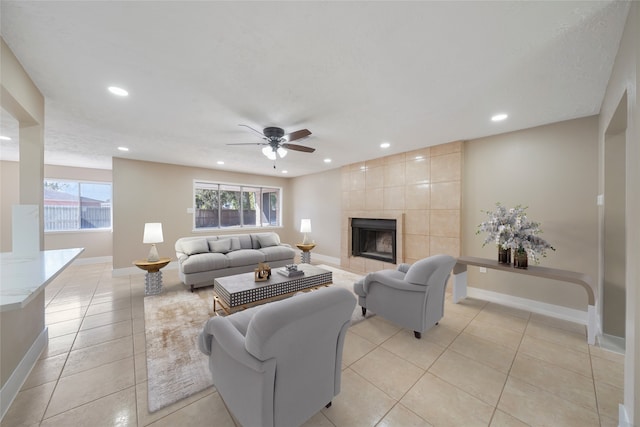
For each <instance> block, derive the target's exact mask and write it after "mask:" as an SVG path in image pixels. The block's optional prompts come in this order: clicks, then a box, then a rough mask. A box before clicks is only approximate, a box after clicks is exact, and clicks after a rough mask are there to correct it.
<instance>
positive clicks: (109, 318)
mask: <svg viewBox="0 0 640 427" xmlns="http://www.w3.org/2000/svg"><path fill="white" fill-rule="evenodd" d="M130 319H131V309H130V308H123V309H120V310H115V311H108V312H106V313H100V314H95V315H93V316H86V317H85V318H84V321H83V322H82V326H81V327H80V330H81V331H84V330H87V329H92V328H97V327H98V326H104V325H109V324H111V323H118V322H122V321H124V320H130Z"/></svg>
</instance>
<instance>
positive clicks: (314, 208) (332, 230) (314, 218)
mask: <svg viewBox="0 0 640 427" xmlns="http://www.w3.org/2000/svg"><path fill="white" fill-rule="evenodd" d="M340 185H341V175H340V169H337V168H336V169H332V170H329V171H327V172H323V173H316V174H312V175H306V176H301V177H296V178H294V179H292V185H291V199H292V200H291V202H292V208H293V209H292V215H293V227H292V228H293V236H294V238H295V242H302V239H303V234H302V233H300V220H301V219H302V218H309V219H311V230H312V232H311V233H310V234H309V235H308V237H309V239H312V240H314V241H315V243H316V247H315V248H314V249H313V253H312V259H314V258H313V257H314V256H316V259H317V258H318V256H319V255H324V256H326V257H330V258H334V259H335V262H336V263H337V262H338V261H337V260H338V259H339V258H340V199H339V196H338V195H339V194H340V191H341V190H340Z"/></svg>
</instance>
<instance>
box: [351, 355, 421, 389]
mask: <svg viewBox="0 0 640 427" xmlns="http://www.w3.org/2000/svg"><path fill="white" fill-rule="evenodd" d="M351 369H353V370H354V371H355V372H356V373H358V374H360V375H361V376H362V377H363V378H364V379H366V380H367V381H369V382H371V383H372V384H373V385H375V386H376V387H378V388H379V389H381V390H383V391H384V392H385V393H387V394H388V395H389V396H391V397H392V398H394V399H395V400H400V398H401V397H402V396H403V395H404V394H405V393H406V392H407V390H409V389H410V388H411V386H413V385H414V384H415V383H416V381H418V379H419V378H420V377H421V376H422V375H423V374H424V372H425V371H424V369H422V368H419V367H417V366H415V365H414V364H412V363H409V362H407V361H406V360H404V359H402V358H400V357H398V356H396V355H395V354H393V353H391V352H390V351H387V350H385V349H384V348H381V347H378V348H376V349H375V350H373V351H371V352H370V353H368V354H367V355H366V356H364V357H363V358H362V359H360V360H358V361H357V362H355V363H354V364H353V365H351Z"/></svg>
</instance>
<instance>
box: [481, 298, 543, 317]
mask: <svg viewBox="0 0 640 427" xmlns="http://www.w3.org/2000/svg"><path fill="white" fill-rule="evenodd" d="M482 311H485V312H491V313H499V314H506V315H509V316H512V317H520V318H521V319H525V320H529V318H530V317H531V312H530V311H526V310H521V309H519V308H515V307H509V306H506V305H502V304H497V303H494V302H489V303H487V305H486V306H485V307H484V309H483V310H482Z"/></svg>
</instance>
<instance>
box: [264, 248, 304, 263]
mask: <svg viewBox="0 0 640 427" xmlns="http://www.w3.org/2000/svg"><path fill="white" fill-rule="evenodd" d="M259 251H260V252H262V253H263V254H264V260H265V262H271V261H282V260H284V259H288V258H294V257H295V256H296V251H294V250H293V249H291V247H289V246H282V245H278V246H270V247H268V248H262V249H259Z"/></svg>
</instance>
